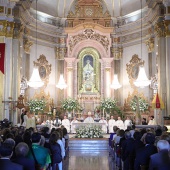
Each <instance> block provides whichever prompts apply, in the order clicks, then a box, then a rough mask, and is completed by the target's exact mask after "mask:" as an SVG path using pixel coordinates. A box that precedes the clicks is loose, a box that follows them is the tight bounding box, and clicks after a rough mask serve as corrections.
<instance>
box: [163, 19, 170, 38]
mask: <svg viewBox="0 0 170 170" xmlns="http://www.w3.org/2000/svg"><path fill="white" fill-rule="evenodd" d="M164 26H165V35H166V37H169V36H170V20H165V21H164Z"/></svg>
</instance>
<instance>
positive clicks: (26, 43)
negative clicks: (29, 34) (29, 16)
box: [23, 38, 33, 54]
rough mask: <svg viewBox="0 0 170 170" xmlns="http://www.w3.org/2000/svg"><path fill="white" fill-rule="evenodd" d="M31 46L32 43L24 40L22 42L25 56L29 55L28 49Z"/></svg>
mask: <svg viewBox="0 0 170 170" xmlns="http://www.w3.org/2000/svg"><path fill="white" fill-rule="evenodd" d="M32 45H33V42H32V41H30V40H29V39H27V38H25V39H24V41H23V46H24V51H25V53H27V54H30V47H31V46H32Z"/></svg>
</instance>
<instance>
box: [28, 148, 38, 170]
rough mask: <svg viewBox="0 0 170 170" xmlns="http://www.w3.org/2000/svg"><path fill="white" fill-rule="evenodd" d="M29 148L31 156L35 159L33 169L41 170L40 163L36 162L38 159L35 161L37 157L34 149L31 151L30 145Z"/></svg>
mask: <svg viewBox="0 0 170 170" xmlns="http://www.w3.org/2000/svg"><path fill="white" fill-rule="evenodd" d="M30 150H31V153H32V156H33V158H34V161H35V170H41V165H40V164H38V161H37V159H36V157H35V154H34V151H33V149H32V147H30Z"/></svg>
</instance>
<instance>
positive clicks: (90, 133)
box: [75, 125, 103, 138]
mask: <svg viewBox="0 0 170 170" xmlns="http://www.w3.org/2000/svg"><path fill="white" fill-rule="evenodd" d="M75 137H76V138H103V136H102V127H101V126H92V125H89V126H81V127H79V128H77V129H76V136H75Z"/></svg>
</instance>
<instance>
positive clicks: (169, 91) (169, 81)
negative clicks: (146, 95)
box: [163, 0, 170, 115]
mask: <svg viewBox="0 0 170 170" xmlns="http://www.w3.org/2000/svg"><path fill="white" fill-rule="evenodd" d="M163 4H164V6H165V8H166V14H165V21H164V26H165V39H166V101H167V102H166V115H170V11H169V9H170V0H163Z"/></svg>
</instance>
